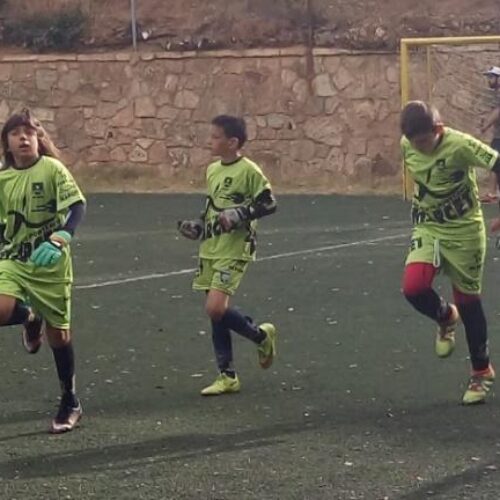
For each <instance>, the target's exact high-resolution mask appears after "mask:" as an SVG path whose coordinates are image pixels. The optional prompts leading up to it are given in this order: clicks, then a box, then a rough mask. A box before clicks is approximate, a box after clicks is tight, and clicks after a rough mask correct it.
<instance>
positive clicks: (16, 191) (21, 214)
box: [0, 156, 85, 262]
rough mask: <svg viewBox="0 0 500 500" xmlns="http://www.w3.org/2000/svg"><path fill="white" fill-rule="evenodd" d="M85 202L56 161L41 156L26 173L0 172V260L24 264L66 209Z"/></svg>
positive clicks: (57, 225)
mask: <svg viewBox="0 0 500 500" xmlns="http://www.w3.org/2000/svg"><path fill="white" fill-rule="evenodd" d="M77 201H85V198H84V197H83V194H82V193H81V191H80V189H79V188H78V186H77V184H76V182H75V180H74V179H73V177H72V175H71V174H70V173H69V171H68V170H67V168H66V167H65V166H64V165H63V164H62V163H61V162H60V161H58V160H56V159H54V158H50V157H48V156H42V157H40V159H39V160H38V161H37V162H36V163H35V164H34V165H33V166H32V167H29V168H26V169H15V168H13V167H9V168H7V169H6V170H2V171H0V224H1V227H0V230H1V234H0V237H1V246H0V259H12V260H19V261H22V262H26V261H27V260H28V259H29V257H30V255H31V254H32V252H33V250H34V249H35V248H37V247H38V246H39V245H40V244H41V243H42V242H43V241H44V240H46V239H47V238H48V236H49V235H50V234H51V233H53V232H54V231H55V230H57V229H60V228H61V227H62V226H64V223H65V220H66V216H67V213H68V207H69V206H71V205H72V204H73V203H76V202H77Z"/></svg>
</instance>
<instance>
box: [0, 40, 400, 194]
mask: <svg viewBox="0 0 500 500" xmlns="http://www.w3.org/2000/svg"><path fill="white" fill-rule="evenodd" d="M398 81H399V75H398V67H397V56H396V55H395V54H385V53H352V52H345V51H344V52H343V51H334V50H331V49H315V51H314V55H313V56H312V57H311V55H308V54H307V51H306V50H305V49H304V48H301V47H297V48H291V49H261V50H246V51H241V52H237V51H218V52H201V53H194V52H193V53H140V54H129V53H116V54H93V55H67V56H17V57H3V58H1V59H0V99H1V101H0V122H3V121H4V120H5V119H6V117H7V116H8V115H9V113H11V112H12V111H14V110H16V109H19V108H20V107H21V106H24V105H29V106H30V107H32V108H33V109H34V111H35V113H36V114H37V116H38V117H39V118H40V120H41V121H42V122H43V123H44V124H45V126H46V128H47V129H48V130H49V131H50V132H51V133H52V134H54V137H55V138H56V141H57V143H58V144H59V145H60V147H61V148H62V150H63V153H64V156H65V159H66V161H67V163H68V165H69V166H70V168H72V169H73V170H74V172H75V174H76V175H77V176H78V177H79V178H80V179H81V180H82V182H84V183H85V184H86V185H87V188H94V189H114V190H137V189H146V190H148V189H158V190H160V189H170V190H193V189H199V188H200V187H202V186H203V174H204V168H203V167H204V166H205V165H206V164H207V163H208V162H209V161H210V153H209V151H208V150H207V142H208V133H209V126H208V123H209V122H210V119H211V118H212V117H213V116H214V115H216V114H220V113H235V114H240V115H243V116H245V117H246V119H247V123H248V127H249V134H250V143H249V144H248V146H247V148H246V152H247V154H248V155H249V156H251V157H253V158H255V159H256V160H257V161H258V162H260V163H261V164H262V165H263V167H264V168H265V170H266V172H267V173H268V174H269V176H270V178H271V179H272V181H273V182H274V184H275V185H276V186H277V187H278V188H281V189H288V190H307V189H321V190H324V191H334V190H342V191H346V190H347V191H349V190H356V189H363V190H366V189H373V188H375V189H381V190H384V191H387V190H388V189H391V188H394V189H396V190H397V189H398V187H399V163H398V129H397V119H398V112H399V85H398Z"/></svg>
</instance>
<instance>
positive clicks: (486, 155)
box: [461, 136, 498, 170]
mask: <svg viewBox="0 0 500 500" xmlns="http://www.w3.org/2000/svg"><path fill="white" fill-rule="evenodd" d="M461 153H462V156H463V158H464V159H465V161H466V162H467V164H468V165H469V166H470V167H481V168H486V169H489V170H491V169H492V168H493V166H494V165H495V163H496V161H497V159H498V152H497V151H495V150H494V149H492V148H490V147H489V146H488V145H487V144H484V142H481V141H480V140H478V139H476V138H474V137H472V136H467V137H466V139H465V142H464V145H463V147H462V148H461Z"/></svg>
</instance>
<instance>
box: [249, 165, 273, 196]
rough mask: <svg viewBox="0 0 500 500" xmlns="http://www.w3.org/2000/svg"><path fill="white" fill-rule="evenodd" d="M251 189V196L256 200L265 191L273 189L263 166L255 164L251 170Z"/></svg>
mask: <svg viewBox="0 0 500 500" xmlns="http://www.w3.org/2000/svg"><path fill="white" fill-rule="evenodd" d="M249 190H250V195H251V197H252V198H253V199H254V200H255V198H257V196H259V194H261V193H262V192H263V191H266V190H269V191H271V190H272V187H271V183H270V182H269V180H268V178H267V177H266V176H265V175H264V173H263V172H262V170H261V168H260V167H258V166H257V165H254V166H253V167H252V169H251V170H250V179H249Z"/></svg>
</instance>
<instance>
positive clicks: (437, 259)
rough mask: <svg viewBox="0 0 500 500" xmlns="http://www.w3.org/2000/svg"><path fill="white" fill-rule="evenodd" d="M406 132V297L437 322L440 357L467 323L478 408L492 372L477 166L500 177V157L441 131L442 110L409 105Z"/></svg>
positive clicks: (471, 400)
mask: <svg viewBox="0 0 500 500" xmlns="http://www.w3.org/2000/svg"><path fill="white" fill-rule="evenodd" d="M401 131H402V134H403V137H402V139H401V149H402V156H403V160H404V164H405V167H406V168H407V169H408V171H409V172H410V174H411V176H412V179H413V181H414V187H415V189H414V195H413V201H412V219H413V224H414V227H413V232H412V238H411V246H410V251H409V253H408V257H407V260H406V267H405V272H404V278H403V292H404V295H405V297H406V299H407V300H408V301H409V302H410V303H411V304H412V305H413V307H414V308H415V309H416V310H417V311H419V312H420V313H422V314H424V315H426V316H428V317H429V318H431V319H433V320H434V321H436V322H437V324H438V330H437V335H436V341H435V350H436V354H437V355H438V356H439V357H441V358H445V357H447V356H449V355H450V354H451V353H452V352H453V349H454V347H455V328H456V325H457V323H458V321H459V318H461V319H462V322H463V324H464V327H465V334H466V338H467V343H468V347H469V353H470V360H471V364H472V374H471V377H470V380H469V383H468V386H467V389H466V391H465V394H464V395H463V398H462V402H463V404H475V403H481V402H483V401H484V400H485V398H486V396H487V393H488V391H489V390H490V387H491V385H492V384H493V381H494V379H495V371H494V369H493V366H492V365H491V363H490V358H489V352H488V336H487V327H486V318H485V315H484V312H483V307H482V303H481V295H480V293H481V285H482V276H483V267H484V258H485V251H486V234H485V227H484V219H483V213H482V210H481V206H480V203H479V199H478V187H477V181H476V174H475V171H474V167H483V168H486V169H490V170H492V171H493V172H499V171H500V160H499V157H498V152H497V151H495V150H493V149H492V148H490V147H489V146H487V145H486V144H483V143H482V142H480V141H478V140H477V139H475V138H474V137H472V136H470V135H467V134H464V133H461V132H458V131H456V130H453V129H451V128H448V127H444V126H443V124H442V123H441V120H440V117H439V114H438V112H437V110H435V109H434V108H432V107H431V106H429V105H427V104H426V103H424V102H421V101H413V102H410V103H408V104H407V105H406V106H405V108H404V109H403V111H402V114H401ZM438 271H442V272H443V273H445V274H446V275H447V276H448V277H449V278H450V280H451V283H452V286H453V296H454V301H455V304H451V303H448V302H446V301H445V300H444V299H443V298H442V297H440V296H439V295H438V294H437V293H436V292H435V291H434V290H433V289H432V282H433V280H434V277H435V275H436V273H437V272H438Z"/></svg>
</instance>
